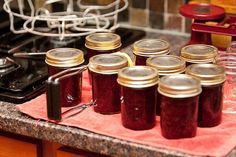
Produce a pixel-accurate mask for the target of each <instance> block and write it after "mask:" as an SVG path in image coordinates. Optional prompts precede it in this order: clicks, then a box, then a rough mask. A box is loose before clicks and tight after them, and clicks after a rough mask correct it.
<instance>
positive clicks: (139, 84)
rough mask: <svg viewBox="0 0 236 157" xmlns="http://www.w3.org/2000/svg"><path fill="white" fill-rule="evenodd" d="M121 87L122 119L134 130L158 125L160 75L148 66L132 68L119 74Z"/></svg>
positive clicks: (124, 124)
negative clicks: (157, 101) (157, 99)
mask: <svg viewBox="0 0 236 157" xmlns="http://www.w3.org/2000/svg"><path fill="white" fill-rule="evenodd" d="M117 81H118V83H119V84H120V85H121V118H122V124H123V126H124V127H126V128H129V129H132V130H145V129H151V128H152V127H154V126H155V123H156V109H155V105H156V93H157V84H158V73H157V70H156V69H155V68H152V67H148V66H132V67H127V68H123V69H121V70H120V71H119V72H118V79H117Z"/></svg>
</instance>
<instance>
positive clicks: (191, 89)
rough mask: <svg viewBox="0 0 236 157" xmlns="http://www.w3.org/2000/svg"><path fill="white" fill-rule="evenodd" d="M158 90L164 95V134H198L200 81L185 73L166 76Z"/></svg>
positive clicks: (174, 135) (162, 117)
mask: <svg viewBox="0 0 236 157" xmlns="http://www.w3.org/2000/svg"><path fill="white" fill-rule="evenodd" d="M158 92H159V93H160V94H161V95H162V98H161V117H160V121H161V133H162V135H163V136H164V137H165V138H167V139H179V138H190V137H194V136H196V133H197V116H198V100H199V94H200V93H201V84H200V81H199V80H198V79H195V78H194V77H191V76H188V75H185V74H175V75H169V76H164V77H162V78H161V79H160V81H159V87H158Z"/></svg>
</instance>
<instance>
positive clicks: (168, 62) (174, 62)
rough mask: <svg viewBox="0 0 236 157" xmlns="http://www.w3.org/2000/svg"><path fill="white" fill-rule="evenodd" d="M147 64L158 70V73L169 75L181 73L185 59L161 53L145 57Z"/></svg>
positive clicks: (183, 69)
mask: <svg viewBox="0 0 236 157" xmlns="http://www.w3.org/2000/svg"><path fill="white" fill-rule="evenodd" d="M147 65H148V66H151V67H154V68H156V69H157V70H158V74H159V75H170V74H175V73H183V72H184V71H185V61H184V59H182V58H181V57H179V56H174V55H163V56H156V57H151V58H148V59H147Z"/></svg>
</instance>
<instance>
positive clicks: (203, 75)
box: [186, 64, 226, 86]
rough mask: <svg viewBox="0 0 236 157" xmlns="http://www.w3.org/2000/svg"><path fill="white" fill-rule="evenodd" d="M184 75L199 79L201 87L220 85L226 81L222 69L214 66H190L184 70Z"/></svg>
mask: <svg viewBox="0 0 236 157" xmlns="http://www.w3.org/2000/svg"><path fill="white" fill-rule="evenodd" d="M186 74H188V75H191V76H193V77H196V78H198V79H200V81H201V84H202V85H203V86H209V85H215V84H220V83H223V82H224V81H225V79H226V76H225V70H224V68H223V67H221V66H219V65H216V64H192V65H190V66H188V67H187V68H186Z"/></svg>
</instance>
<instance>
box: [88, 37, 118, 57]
mask: <svg viewBox="0 0 236 157" xmlns="http://www.w3.org/2000/svg"><path fill="white" fill-rule="evenodd" d="M85 47H86V48H87V55H88V58H91V57H93V56H95V55H98V54H103V53H112V52H117V51H119V50H120V47H121V38H120V36H119V35H118V34H114V33H93V34H90V35H88V36H86V38H85Z"/></svg>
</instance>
